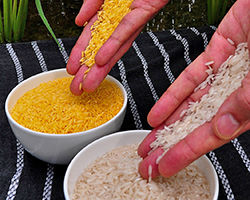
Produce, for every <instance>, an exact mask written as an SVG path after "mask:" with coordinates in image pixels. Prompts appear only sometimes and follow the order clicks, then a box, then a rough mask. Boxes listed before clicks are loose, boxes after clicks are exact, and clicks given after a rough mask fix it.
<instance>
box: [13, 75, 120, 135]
mask: <svg viewBox="0 0 250 200" xmlns="http://www.w3.org/2000/svg"><path fill="white" fill-rule="evenodd" d="M71 81H72V77H67V78H59V79H55V80H53V81H49V82H47V83H42V84H40V85H39V86H38V87H36V88H34V89H32V90H30V91H28V92H27V93H25V94H24V95H23V96H22V97H21V98H20V99H19V100H18V101H17V102H16V104H15V106H14V107H13V109H12V111H11V116H12V117H13V119H14V120H15V121H16V122H17V123H19V124H20V125H22V126H24V127H26V128H29V129H31V130H34V131H38V132H42V133H53V134H67V133H75V132H81V131H86V130H89V129H92V128H95V127H97V126H100V125H102V124H104V123H106V122H107V121H109V120H110V119H112V118H113V117H114V116H115V115H116V114H117V113H118V112H119V111H120V110H121V108H122V106H123V101H124V98H123V95H122V92H121V90H120V89H119V88H118V87H117V86H116V85H115V83H112V82H110V81H108V80H104V81H103V83H102V84H101V85H100V86H99V87H98V88H97V90H96V91H94V92H93V93H87V92H83V94H82V95H81V96H74V95H72V94H71V92H70V89H69V87H70V83H71Z"/></svg>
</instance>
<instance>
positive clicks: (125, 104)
mask: <svg viewBox="0 0 250 200" xmlns="http://www.w3.org/2000/svg"><path fill="white" fill-rule="evenodd" d="M61 72H65V73H66V76H65V77H72V76H71V75H70V74H67V70H66V68H60V69H53V70H49V71H45V72H40V73H38V74H35V75H33V76H31V77H29V78H27V79H25V80H23V81H22V82H21V83H19V84H17V85H16V86H15V87H14V88H12V90H11V91H10V92H9V94H8V96H7V98H6V100H5V114H6V116H7V118H8V120H10V121H11V123H13V124H14V125H15V126H17V127H18V128H19V129H22V130H23V131H25V132H27V133H30V134H36V135H37V136H45V137H74V136H75V137H77V136H78V135H82V134H88V133H91V132H93V131H96V130H98V129H100V128H102V127H103V126H106V125H107V123H111V122H112V121H114V120H115V119H116V118H118V116H120V115H121V114H122V113H123V112H124V111H125V110H126V107H127V102H128V96H127V92H126V90H125V88H124V86H123V85H122V84H121V83H120V81H118V80H117V79H116V78H114V77H113V76H111V75H107V77H105V79H109V80H111V81H112V82H114V83H115V84H116V85H117V86H118V87H119V89H120V90H121V92H122V94H123V96H124V101H123V105H122V108H121V109H120V111H119V112H118V113H117V114H116V115H115V116H114V117H113V118H112V119H110V120H109V121H107V122H105V123H104V124H102V125H100V126H98V127H95V128H92V129H89V130H86V131H82V132H75V133H69V134H57V133H43V132H38V131H34V130H31V129H29V128H26V127H24V126H22V125H20V124H19V123H17V122H16V121H15V120H14V119H13V118H12V116H11V114H10V111H9V100H10V98H11V96H12V94H13V93H14V92H15V91H16V90H18V88H19V87H21V86H22V85H23V84H25V83H27V82H28V81H31V80H33V79H35V78H37V77H39V76H46V74H52V73H61ZM61 78H63V77H61ZM41 83H42V82H41ZM32 89H33V88H32Z"/></svg>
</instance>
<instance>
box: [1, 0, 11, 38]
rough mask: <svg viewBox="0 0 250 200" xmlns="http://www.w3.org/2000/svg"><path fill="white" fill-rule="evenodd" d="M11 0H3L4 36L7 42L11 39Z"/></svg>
mask: <svg viewBox="0 0 250 200" xmlns="http://www.w3.org/2000/svg"><path fill="white" fill-rule="evenodd" d="M11 13H12V0H3V20H4V37H5V40H6V41H7V42H11V41H12V20H11V19H12V16H11Z"/></svg>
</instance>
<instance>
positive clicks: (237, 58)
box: [149, 43, 250, 162]
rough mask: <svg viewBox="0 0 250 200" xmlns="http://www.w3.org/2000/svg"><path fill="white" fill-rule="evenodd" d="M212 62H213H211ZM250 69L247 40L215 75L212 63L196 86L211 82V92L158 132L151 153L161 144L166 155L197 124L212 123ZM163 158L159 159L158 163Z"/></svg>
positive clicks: (203, 86) (203, 85)
mask: <svg viewBox="0 0 250 200" xmlns="http://www.w3.org/2000/svg"><path fill="white" fill-rule="evenodd" d="M209 64H213V62H212V61H211V62H209ZM205 65H206V64H205ZM249 69H250V61H249V51H248V48H247V44H246V43H241V44H239V45H238V47H237V49H236V50H235V54H234V55H231V56H229V58H228V59H227V60H226V61H225V62H224V63H223V64H222V65H221V66H220V68H219V69H218V72H217V73H216V74H213V73H212V68H211V67H210V66H208V71H207V73H208V77H207V79H206V80H205V81H204V82H203V83H201V84H200V85H199V86H198V87H197V88H196V89H195V91H197V90H198V89H203V88H205V87H206V86H207V85H210V89H209V91H208V93H206V94H205V95H204V96H202V98H201V99H200V101H197V102H190V103H189V106H188V109H187V110H185V112H183V113H181V114H182V115H183V118H182V119H181V120H178V121H176V122H175V123H173V124H171V125H169V126H165V127H164V129H162V130H158V131H157V133H156V140H155V141H154V142H152V143H151V148H152V150H151V151H150V152H152V151H154V150H155V149H156V148H158V147H161V148H162V149H163V150H164V154H165V153H166V152H167V151H168V150H169V149H170V148H171V147H172V146H173V145H175V144H176V143H178V142H179V141H180V140H182V139H183V138H184V137H186V136H187V135H188V134H189V133H191V132H192V131H193V130H195V129H196V128H197V127H199V126H201V125H202V124H204V123H206V122H209V121H210V120H211V119H212V118H213V117H214V116H215V114H216V112H217V111H218V109H219V108H220V106H221V105H222V103H223V102H224V101H225V100H226V98H227V97H228V96H229V95H230V94H231V93H232V92H233V91H235V90H236V89H237V88H239V87H240V86H241V81H242V80H243V79H244V78H245V76H246V75H247V74H248V72H249ZM150 152H149V154H150ZM159 159H160V158H159ZM159 159H157V161H158V162H159Z"/></svg>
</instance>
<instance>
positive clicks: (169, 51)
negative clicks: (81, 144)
mask: <svg viewBox="0 0 250 200" xmlns="http://www.w3.org/2000/svg"><path fill="white" fill-rule="evenodd" d="M215 29H216V27H199V28H188V29H182V30H167V31H162V32H148V33H143V34H141V35H140V36H139V37H138V38H137V39H136V41H135V42H134V43H133V46H132V47H131V48H130V49H129V51H128V52H127V53H126V54H125V55H124V56H123V57H122V58H121V59H120V60H119V62H117V64H116V65H115V66H114V67H113V68H112V70H111V71H110V75H112V76H114V77H115V78H117V79H118V80H119V81H120V82H121V83H122V84H123V85H124V86H125V88H126V90H127V93H128V98H129V99H128V109H127V113H126V116H125V120H124V123H123V125H122V128H121V131H122V130H135V129H151V128H150V126H149V125H148V124H147V114H148V112H149V110H150V108H151V107H152V106H153V105H154V104H155V102H156V101H157V100H158V99H159V97H160V96H161V95H162V94H163V92H164V91H165V90H166V89H167V88H168V87H169V85H170V84H171V83H172V82H173V81H174V80H175V79H176V78H177V77H178V75H179V74H180V73H181V72H182V71H183V69H185V67H186V66H187V65H188V64H190V63H191V62H192V61H193V60H194V59H195V58H196V57H197V56H198V55H199V54H200V53H201V52H203V51H204V49H205V48H206V46H207V44H208V42H209V40H210V39H211V37H212V35H213V33H214V31H215ZM76 40H77V38H62V39H59V41H60V43H61V46H62V47H63V49H60V48H59V47H58V46H57V44H56V43H55V42H54V41H52V40H48V41H32V42H27V43H13V44H1V45H0V69H1V73H0V76H1V78H0V85H1V90H0V103H1V104H0V113H1V115H0V116H1V118H0V130H1V132H0V199H63V198H64V195H63V179H64V175H65V171H66V169H67V166H66V165H53V164H49V163H45V162H43V161H40V160H38V159H36V158H34V157H33V156H31V155H30V154H29V153H27V152H26V151H25V150H24V148H23V147H22V145H21V144H20V143H19V141H17V140H16V138H15V137H14V134H13V133H12V130H11V128H10V126H9V124H8V121H7V118H6V115H5V111H4V103H5V100H6V97H7V95H8V93H9V92H10V91H11V89H12V88H14V87H15V86H16V85H17V84H18V83H20V82H21V81H23V80H25V79H27V78H28V77H30V76H32V75H34V74H37V73H41V72H43V71H48V70H52V69H58V68H65V67H66V63H67V60H68V57H69V55H70V52H71V49H72V48H73V46H74V44H75V42H76ZM249 141H250V133H249V132H246V133H244V134H242V135H241V136H240V137H238V138H236V139H234V140H232V141H231V142H229V143H228V144H226V145H224V146H222V147H220V148H218V149H216V150H214V151H211V152H209V153H208V154H207V156H208V158H209V159H210V160H211V162H212V163H213V165H214V166H215V169H216V171H217V173H218V177H219V184H220V185H219V186H220V190H219V199H222V200H223V199H241V200H244V199H249V197H250V190H249V188H250V145H249Z"/></svg>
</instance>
